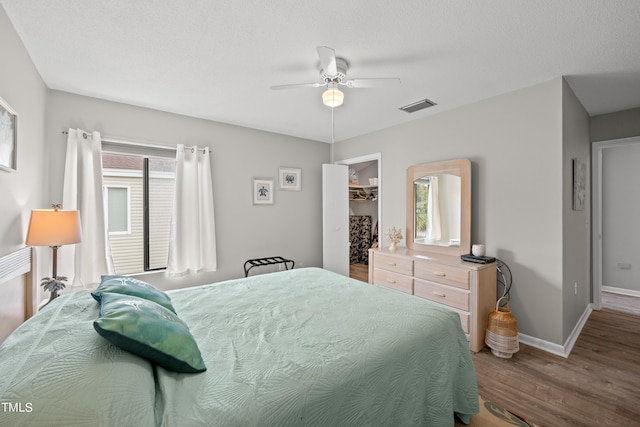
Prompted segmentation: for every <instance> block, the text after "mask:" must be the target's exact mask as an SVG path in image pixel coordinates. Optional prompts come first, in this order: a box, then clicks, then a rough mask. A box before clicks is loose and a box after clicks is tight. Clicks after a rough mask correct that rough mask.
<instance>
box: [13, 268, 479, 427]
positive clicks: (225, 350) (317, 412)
mask: <svg viewBox="0 0 640 427" xmlns="http://www.w3.org/2000/svg"><path fill="white" fill-rule="evenodd" d="M169 295H170V296H171V299H172V301H173V305H174V307H175V308H176V311H177V313H178V315H179V316H180V318H181V319H183V320H184V321H185V322H186V323H187V324H188V325H189V328H190V330H191V333H192V334H193V336H194V337H195V338H196V340H197V342H198V345H199V347H200V350H201V353H202V355H203V358H204V361H205V364H206V366H207V371H206V372H203V373H199V374H180V373H175V372H171V371H167V370H165V369H163V368H161V367H157V366H154V365H152V364H151V363H149V362H147V361H146V360H145V359H141V358H139V357H137V356H134V355H131V354H129V353H127V352H126V351H123V350H120V349H118V348H117V347H115V346H113V345H111V344H109V343H108V342H107V341H106V340H104V339H103V338H101V337H100V336H98V335H97V334H96V332H95V331H94V330H93V327H92V322H93V320H95V319H96V317H97V316H98V304H97V303H96V302H95V301H94V300H93V299H92V298H91V296H90V294H89V293H88V292H78V293H74V294H70V295H67V296H64V297H61V298H58V299H56V300H54V302H53V303H51V304H49V306H47V307H45V309H44V310H42V311H41V312H40V313H38V315H36V316H35V317H34V318H32V319H31V320H29V321H28V322H26V323H25V324H24V325H22V326H21V327H20V328H19V329H18V330H16V332H15V333H14V334H13V335H12V336H11V337H10V338H8V339H7V340H6V341H5V343H4V344H3V345H2V346H1V347H0V405H3V404H4V403H10V404H11V405H12V406H11V407H10V408H9V409H12V410H11V411H6V410H5V411H3V409H2V408H3V407H2V406H0V425H12V426H13V425H25V426H26V425H28V426H34V425H65V426H72V425H82V426H91V425H95V426H98V425H114V426H126V425H130V426H152V425H163V426H332V427H333V426H394V427H395V426H438V427H440V426H453V425H454V417H453V415H454V413H456V414H458V416H459V417H460V418H461V419H462V420H463V421H468V419H469V417H470V415H471V414H474V413H476V412H478V392H477V386H476V377H475V371H474V368H473V364H472V360H471V354H470V351H469V345H468V343H467V340H466V338H465V335H464V333H463V332H462V329H461V326H460V320H459V317H458V315H457V314H455V313H453V312H450V311H448V310H446V309H443V308H440V307H439V306H437V305H436V304H433V303H430V302H429V301H426V300H423V299H420V298H416V297H412V296H409V295H405V294H402V293H399V292H396V291H393V290H389V289H385V288H379V287H375V286H371V285H368V284H364V283H362V282H358V281H355V280H351V279H348V278H345V277H343V276H340V275H337V274H334V273H330V272H327V271H325V270H321V269H316V268H308V269H298V270H290V271H285V272H282V273H272V274H265V275H259V276H253V277H250V278H243V279H237V280H231V281H226V282H221V283H217V284H212V285H206V286H201V287H197V288H189V289H182V290H177V291H171V292H169ZM27 404H29V405H27ZM18 405H22V408H25V410H24V411H22V412H20V411H14V409H17V408H18ZM4 406H5V407H6V406H7V405H6V404H5V405H4ZM27 406H28V407H29V409H30V410H27V409H26V407H27Z"/></svg>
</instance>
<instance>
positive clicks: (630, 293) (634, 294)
mask: <svg viewBox="0 0 640 427" xmlns="http://www.w3.org/2000/svg"><path fill="white" fill-rule="evenodd" d="M600 290H601V291H602V292H610V293H612V294H620V295H628V296H631V297H640V291H634V290H632V289H624V288H614V287H613V286H602V287H601V289H600Z"/></svg>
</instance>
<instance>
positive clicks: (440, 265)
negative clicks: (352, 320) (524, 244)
mask: <svg viewBox="0 0 640 427" xmlns="http://www.w3.org/2000/svg"><path fill="white" fill-rule="evenodd" d="M369 283H371V284H374V285H379V286H385V287H388V288H392V289H396V290H398V291H401V292H406V293H408V294H412V295H415V296H417V297H420V298H426V299H428V300H430V301H435V302H437V303H440V304H443V305H444V306H446V307H447V308H450V309H451V310H453V311H455V312H456V313H458V314H459V315H460V321H461V323H462V329H463V330H464V332H465V333H466V334H467V337H468V338H469V343H470V348H471V351H474V352H478V351H480V350H482V348H483V347H484V345H485V344H484V336H485V330H486V328H487V319H488V317H489V313H491V311H492V310H493V309H494V308H495V305H496V264H495V263H492V264H476V263H472V262H465V261H462V260H461V259H460V257H458V256H453V255H444V254H438V253H431V252H422V251H415V250H411V249H406V248H398V250H397V251H396V252H390V251H389V250H388V248H381V249H380V248H377V249H369Z"/></svg>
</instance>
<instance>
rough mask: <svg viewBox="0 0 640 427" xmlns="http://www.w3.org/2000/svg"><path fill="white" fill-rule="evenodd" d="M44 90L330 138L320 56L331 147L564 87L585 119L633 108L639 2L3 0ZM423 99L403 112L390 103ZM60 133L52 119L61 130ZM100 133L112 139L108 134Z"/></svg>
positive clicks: (637, 89)
mask: <svg viewBox="0 0 640 427" xmlns="http://www.w3.org/2000/svg"><path fill="white" fill-rule="evenodd" d="M0 4H2V6H3V7H4V9H5V10H6V12H7V14H8V16H9V18H10V19H11V21H12V23H13V25H14V26H15V28H16V30H17V32H18V34H19V36H20V37H21V39H22V41H23V43H24V45H25V47H26V49H27V51H28V52H29V54H30V55H31V58H32V60H33V62H34V63H35V66H36V68H37V69H38V71H39V72H40V74H41V76H42V78H43V79H44V81H45V83H46V84H47V86H48V87H50V88H51V89H57V90H62V91H68V92H72V93H77V94H81V95H87V96H92V97H97V98H103V99H108V100H112V101H118V102H124V103H128V104H133V105H138V106H143V107H149V108H154V109H158V110H163V111H169V112H174V113H179V114H184V115H188V116H193V117H199V118H205V119H210V120H215V121H220V122H225V123H231V124H235V125H240V126H246V127H251V128H256V129H262V130H267V131H271V132H277V133H282V134H287V135H294V136H298V137H302V138H308V139H312V140H317V141H324V142H329V141H330V140H331V111H330V109H329V108H328V107H325V106H323V105H322V102H321V94H322V90H323V89H322V88H305V89H295V90H281V91H275V90H270V88H269V87H270V86H272V85H281V84H289V83H307V82H316V81H318V78H319V76H318V62H319V61H318V57H317V53H316V46H330V47H332V48H334V49H335V51H336V54H337V55H338V56H340V57H343V58H345V59H346V60H347V61H348V62H349V65H350V66H349V70H348V75H347V77H349V78H354V77H359V78H370V77H399V78H400V79H401V81H402V84H401V85H400V86H397V87H394V88H376V89H349V88H346V89H344V92H345V103H344V105H343V106H342V107H340V108H337V109H336V110H335V137H336V140H337V141H340V140H344V139H347V138H351V137H354V136H358V135H362V134H366V133H370V132H373V131H376V130H379V129H383V128H387V127H390V126H393V125H396V124H400V123H404V122H407V121H410V120H415V119H418V118H422V117H425V116H427V115H431V114H437V113H439V112H442V111H446V110H449V109H452V108H455V107H458V106H461V105H465V104H469V103H473V102H476V101H479V100H481V99H485V98H488V97H491V96H495V95H498V94H501V93H506V92H510V91H513V90H516V89H520V88H523V87H527V86H530V85H533V84H537V83H540V82H544V81H548V80H550V79H553V78H555V77H559V76H565V77H566V78H567V81H568V82H569V84H570V85H571V87H572V88H573V90H574V92H575V93H576V95H577V96H578V98H579V99H580V101H581V102H582V103H583V105H584V106H585V108H586V109H587V111H588V112H589V114H590V115H597V114H603V113H607V112H613V111H620V110H624V109H628V108H633V107H640V1H638V0H616V1H607V0H600V1H598V0H587V1H585V0H562V1H557V0H537V1H528V0H486V1H468V0H448V1H436V0H415V1H414V0H402V1H391V0H349V1H335V0H325V1H322V2H312V1H304V0H303V1H300V0H284V1H273V2H261V1H251V2H249V1H242V0H235V1H234V0H222V1H220V0H217V1H211V0H189V1H187V0H183V1H177V0H173V1H168V0H136V1H130V0H110V1H97V0H90V1H88V0H51V1H41V0H0ZM424 98H429V99H430V100H432V101H434V102H436V103H437V104H438V105H437V106H435V107H432V108H429V109H427V110H422V111H419V112H416V113H413V114H408V113H405V112H403V111H400V110H399V109H398V108H399V107H401V106H404V105H407V104H410V103H413V102H415V101H418V100H420V99H424ZM62 125H63V124H61V126H62ZM104 131H105V132H108V130H104Z"/></svg>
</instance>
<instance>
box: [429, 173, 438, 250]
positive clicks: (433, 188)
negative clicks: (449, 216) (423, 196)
mask: <svg viewBox="0 0 640 427" xmlns="http://www.w3.org/2000/svg"><path fill="white" fill-rule="evenodd" d="M427 198H428V202H427V207H428V209H427V236H426V238H427V240H432V241H437V240H440V239H441V238H442V231H441V227H440V198H439V197H438V177H437V176H432V177H431V179H430V181H429V195H428V196H427Z"/></svg>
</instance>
